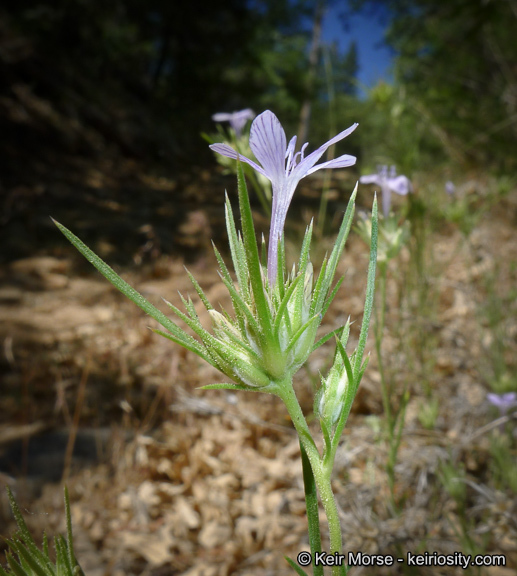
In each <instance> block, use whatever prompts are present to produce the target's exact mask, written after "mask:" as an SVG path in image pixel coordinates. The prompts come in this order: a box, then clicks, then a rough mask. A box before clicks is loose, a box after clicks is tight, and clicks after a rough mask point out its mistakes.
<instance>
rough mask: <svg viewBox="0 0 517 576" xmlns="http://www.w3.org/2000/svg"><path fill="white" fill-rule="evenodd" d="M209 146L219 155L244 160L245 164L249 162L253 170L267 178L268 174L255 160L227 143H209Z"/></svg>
mask: <svg viewBox="0 0 517 576" xmlns="http://www.w3.org/2000/svg"><path fill="white" fill-rule="evenodd" d="M209 148H210V150H213V151H214V152H217V153H218V154H221V156H226V157H227V158H233V159H234V160H240V161H241V162H246V164H249V165H250V166H251V167H252V168H253V169H254V170H256V171H257V172H260V173H261V174H263V175H264V176H266V177H267V178H269V175H268V174H266V172H265V171H264V170H263V169H262V168H261V167H260V166H259V165H258V164H257V163H256V162H253V160H250V159H249V158H246V156H243V155H242V154H239V153H238V152H236V151H235V150H234V149H233V148H232V147H231V146H228V144H210V146H209Z"/></svg>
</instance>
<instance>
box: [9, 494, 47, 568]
mask: <svg viewBox="0 0 517 576" xmlns="http://www.w3.org/2000/svg"><path fill="white" fill-rule="evenodd" d="M7 498H8V500H9V505H10V507H11V510H12V513H13V516H14V519H15V520H16V524H17V526H18V530H19V531H20V536H21V538H22V540H23V542H24V543H25V546H26V547H27V549H28V550H29V552H30V553H31V554H32V555H33V556H34V557H36V558H38V559H39V560H40V561H41V562H43V563H45V564H46V565H48V564H50V561H49V560H48V559H46V558H44V556H43V554H42V552H41V550H40V549H39V548H38V547H37V545H36V543H35V542H34V539H33V537H32V536H31V533H30V531H29V529H28V527H27V524H26V523H25V520H24V519H23V516H22V513H21V512H20V508H19V507H18V504H17V503H16V500H15V499H14V495H13V493H12V492H11V489H10V488H9V487H7Z"/></svg>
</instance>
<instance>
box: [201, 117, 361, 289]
mask: <svg viewBox="0 0 517 576" xmlns="http://www.w3.org/2000/svg"><path fill="white" fill-rule="evenodd" d="M356 128H357V124H353V125H352V126H350V128H348V129H347V130H344V131H343V132H340V133H339V134H338V135H337V136H334V138H332V139H330V140H329V141H328V142H326V143H325V144H323V145H322V146H320V147H319V148H318V149H317V150H315V151H314V152H312V153H311V154H309V155H308V156H305V155H304V154H305V150H306V148H307V146H308V143H305V144H304V145H303V146H302V148H301V150H300V151H299V152H296V153H295V148H296V136H293V137H292V138H291V140H290V141H289V144H287V139H286V136H285V131H284V129H283V128H282V125H281V124H280V121H279V120H278V118H277V117H276V116H275V115H274V114H273V112H270V111H269V110H266V111H265V112H263V113H262V114H260V115H259V116H257V118H255V120H254V121H253V123H252V125H251V131H250V148H251V150H252V151H253V153H254V154H255V157H256V158H257V160H258V161H259V162H260V166H259V165H258V164H257V163H256V162H253V160H250V159H249V158H246V157H245V156H240V155H239V154H238V153H237V152H236V151H235V150H234V149H233V148H231V147H230V146H228V145H227V144H212V145H211V146H210V148H211V149H212V150H213V151H214V152H217V153H219V154H222V155H223V156H227V157H228V158H233V159H235V160H236V159H239V160H240V161H241V162H246V163H247V164H249V165H250V166H251V167H252V168H253V169H254V170H256V171H257V172H258V173H259V174H262V175H264V176H266V177H267V178H268V179H269V180H270V181H271V184H272V187H273V206H272V211H271V230H270V234H269V247H268V264H267V269H268V280H269V283H270V285H271V286H273V285H274V283H275V281H276V276H277V260H278V243H279V240H280V237H281V236H282V232H283V230H284V224H285V218H286V215H287V209H288V208H289V204H290V203H291V199H292V197H293V194H294V191H295V189H296V186H297V185H298V182H299V181H300V180H301V179H302V178H305V176H308V175H309V174H312V173H313V172H316V171H317V170H320V169H321V168H345V167H346V166H352V165H353V164H355V161H356V158H355V156H349V155H348V154H345V155H343V156H339V158H335V159H334V160H329V161H328V162H323V163H321V164H318V165H316V162H317V161H318V160H319V159H320V158H321V157H322V156H323V154H324V153H325V152H326V150H327V149H328V148H329V147H330V146H332V145H333V144H335V143H336V142H339V141H340V140H342V139H343V138H345V137H346V136H348V135H349V134H351V133H352V132H353V131H354V130H355V129H356Z"/></svg>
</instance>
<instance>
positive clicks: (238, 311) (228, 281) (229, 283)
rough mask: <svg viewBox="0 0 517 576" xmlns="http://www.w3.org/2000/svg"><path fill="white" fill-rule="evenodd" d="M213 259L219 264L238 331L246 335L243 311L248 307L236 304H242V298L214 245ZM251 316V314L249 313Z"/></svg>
mask: <svg viewBox="0 0 517 576" xmlns="http://www.w3.org/2000/svg"><path fill="white" fill-rule="evenodd" d="M213 248H214V253H215V257H216V258H217V262H218V263H219V268H220V269H221V274H220V277H221V280H222V281H223V283H224V285H225V286H226V288H227V289H228V292H229V293H230V297H231V299H232V306H233V310H234V312H235V315H236V317H237V321H238V322H239V329H240V331H241V334H242V335H243V336H244V335H245V334H246V322H245V320H244V314H245V311H246V310H248V311H249V307H248V306H246V305H244V306H241V305H240V304H238V302H242V298H241V296H240V294H239V293H238V292H237V289H236V288H235V285H234V283H233V278H232V277H231V275H230V271H229V270H228V268H227V266H226V264H225V262H224V259H223V257H222V256H221V254H220V252H219V250H217V248H216V246H215V244H214V245H213ZM250 314H251V312H250Z"/></svg>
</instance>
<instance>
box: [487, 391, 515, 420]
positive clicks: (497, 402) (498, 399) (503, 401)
mask: <svg viewBox="0 0 517 576" xmlns="http://www.w3.org/2000/svg"><path fill="white" fill-rule="evenodd" d="M486 397H487V400H488V401H489V402H490V404H492V405H493V406H495V407H496V408H498V409H499V413H500V414H501V416H505V415H506V413H507V412H508V410H510V408H513V407H514V406H515V407H517V392H507V393H506V394H493V393H491V392H490V393H488V394H487V395H486Z"/></svg>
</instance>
